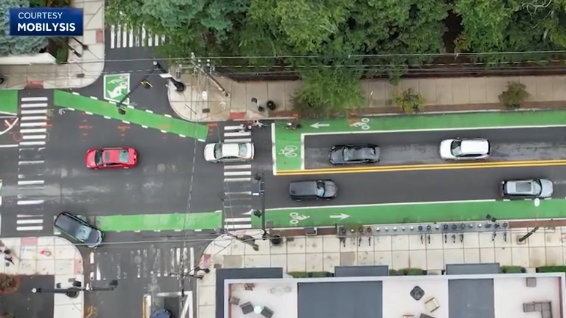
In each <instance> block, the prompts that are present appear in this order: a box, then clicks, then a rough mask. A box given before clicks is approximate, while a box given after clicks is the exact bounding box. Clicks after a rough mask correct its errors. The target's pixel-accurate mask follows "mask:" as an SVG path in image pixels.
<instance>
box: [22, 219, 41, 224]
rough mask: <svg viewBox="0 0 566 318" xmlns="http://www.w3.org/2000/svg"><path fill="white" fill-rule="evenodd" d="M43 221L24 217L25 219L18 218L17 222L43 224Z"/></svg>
mask: <svg viewBox="0 0 566 318" xmlns="http://www.w3.org/2000/svg"><path fill="white" fill-rule="evenodd" d="M41 223H43V220H42V219H31V220H30V219H24V220H21V219H20V220H16V224H41Z"/></svg>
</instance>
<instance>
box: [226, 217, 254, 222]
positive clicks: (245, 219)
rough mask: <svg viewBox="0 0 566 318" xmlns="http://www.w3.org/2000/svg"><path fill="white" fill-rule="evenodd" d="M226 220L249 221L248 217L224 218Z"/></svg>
mask: <svg viewBox="0 0 566 318" xmlns="http://www.w3.org/2000/svg"><path fill="white" fill-rule="evenodd" d="M226 221H227V222H228V221H230V222H233V223H236V222H249V221H250V218H226Z"/></svg>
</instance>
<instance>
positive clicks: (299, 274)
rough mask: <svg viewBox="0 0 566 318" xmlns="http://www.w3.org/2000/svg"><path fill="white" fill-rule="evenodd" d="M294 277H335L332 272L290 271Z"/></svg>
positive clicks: (289, 273)
mask: <svg viewBox="0 0 566 318" xmlns="http://www.w3.org/2000/svg"><path fill="white" fill-rule="evenodd" d="M287 274H288V275H291V277H293V278H310V277H313V278H315V277H334V273H331V272H288V273H287Z"/></svg>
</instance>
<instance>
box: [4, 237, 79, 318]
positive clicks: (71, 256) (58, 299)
mask: <svg viewBox="0 0 566 318" xmlns="http://www.w3.org/2000/svg"><path fill="white" fill-rule="evenodd" d="M1 241H2V243H3V244H4V245H5V246H6V248H8V249H10V250H11V251H12V255H13V260H14V263H15V264H14V265H11V264H10V265H9V266H7V265H6V264H5V262H0V272H2V273H6V274H12V275H53V276H55V283H56V284H57V283H62V285H63V286H68V285H69V280H70V279H75V280H77V281H80V282H83V283H84V276H83V260H82V256H81V254H80V253H79V251H78V249H77V248H76V247H75V246H74V245H73V244H72V243H71V242H69V241H67V240H66V239H64V238H61V237H58V236H44V237H22V238H2V240H1ZM36 287H40V288H41V287H43V288H50V289H51V288H55V286H36ZM22 292H30V291H28V290H26V291H22ZM53 297H54V311H53V317H65V318H83V312H84V293H82V292H81V293H79V296H78V297H77V298H69V297H67V296H65V295H64V294H53Z"/></svg>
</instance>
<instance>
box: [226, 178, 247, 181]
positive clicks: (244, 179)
mask: <svg viewBox="0 0 566 318" xmlns="http://www.w3.org/2000/svg"><path fill="white" fill-rule="evenodd" d="M246 181H252V178H224V182H246Z"/></svg>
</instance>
